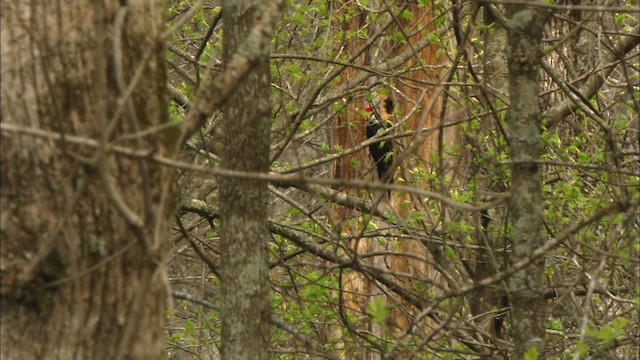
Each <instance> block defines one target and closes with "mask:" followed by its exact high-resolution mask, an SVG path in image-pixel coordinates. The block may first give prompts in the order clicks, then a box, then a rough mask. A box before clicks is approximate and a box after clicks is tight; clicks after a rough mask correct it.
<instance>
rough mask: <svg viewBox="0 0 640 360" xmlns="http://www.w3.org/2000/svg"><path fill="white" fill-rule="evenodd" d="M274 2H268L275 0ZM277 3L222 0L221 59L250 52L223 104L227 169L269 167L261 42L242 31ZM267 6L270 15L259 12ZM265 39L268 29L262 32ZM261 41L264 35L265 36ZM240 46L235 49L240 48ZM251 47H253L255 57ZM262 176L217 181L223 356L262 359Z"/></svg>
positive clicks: (265, 333) (265, 338) (265, 320)
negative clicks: (248, 65) (247, 64)
mask: <svg viewBox="0 0 640 360" xmlns="http://www.w3.org/2000/svg"><path fill="white" fill-rule="evenodd" d="M274 4H275V6H270V5H274ZM280 6H281V2H279V1H272V2H271V4H269V2H266V3H264V4H261V2H260V1H225V2H224V13H223V24H224V38H223V41H224V62H225V66H226V67H227V68H230V65H231V63H232V62H233V61H234V57H235V59H237V58H238V57H239V56H247V54H245V53H243V52H245V51H248V52H251V53H252V54H253V55H251V57H252V58H255V60H253V61H252V65H253V70H252V71H250V72H249V73H248V75H247V76H246V78H245V79H244V80H243V81H242V82H240V83H239V84H238V86H237V87H236V88H235V91H234V92H232V93H231V95H230V96H229V98H228V99H227V100H226V102H225V103H224V105H223V109H222V110H223V114H224V124H223V129H224V135H225V137H224V138H225V144H224V146H223V147H222V159H223V160H222V165H223V167H224V168H226V169H230V170H239V171H248V172H262V173H266V172H268V171H269V149H270V130H271V102H270V99H269V96H270V86H271V76H270V68H269V54H268V51H267V50H266V49H268V47H267V46H264V47H262V48H261V47H259V46H257V45H258V44H257V43H256V44H255V45H256V46H254V44H252V43H251V42H250V41H248V40H247V39H249V35H250V33H251V32H252V31H256V29H257V28H258V24H259V23H260V22H261V21H262V22H264V23H269V20H267V18H277V17H278V14H279V11H280ZM266 12H272V13H269V15H270V16H271V17H269V16H265V13H266ZM263 35H264V36H265V37H267V39H268V38H269V33H268V30H265V33H264V34H263ZM267 44H268V42H267ZM240 49H242V50H240ZM256 54H259V55H257V56H256ZM268 191H269V189H268V183H267V182H265V181H261V180H250V179H232V178H223V179H222V180H221V181H220V213H221V222H220V225H221V226H220V236H221V245H222V246H221V247H222V251H221V259H222V273H221V280H222V289H225V293H224V294H223V295H222V309H221V317H222V357H223V358H224V359H234V360H236V359H237V360H241V359H247V360H249V359H251V360H253V359H268V358H269V325H270V313H271V309H270V301H269V267H268V260H269V258H268V254H267V246H268V243H269V240H270V235H269V234H270V233H269V227H268V223H267V215H268V211H267V205H268V200H269V199H268Z"/></svg>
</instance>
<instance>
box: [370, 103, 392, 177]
mask: <svg viewBox="0 0 640 360" xmlns="http://www.w3.org/2000/svg"><path fill="white" fill-rule="evenodd" d="M364 112H366V113H367V114H369V118H365V119H363V120H364V122H365V125H366V129H367V138H368V139H371V138H372V137H374V136H375V135H376V134H377V133H378V132H379V131H380V130H381V129H386V128H388V127H389V125H388V124H384V123H383V122H382V121H381V120H380V119H379V118H378V115H377V112H375V111H373V109H371V108H370V107H367V108H365V109H364ZM369 152H370V153H371V157H372V158H373V161H374V162H375V163H376V169H377V170H378V180H380V181H385V182H393V174H392V173H391V165H392V164H393V141H391V140H384V141H376V142H374V143H373V144H370V145H369Z"/></svg>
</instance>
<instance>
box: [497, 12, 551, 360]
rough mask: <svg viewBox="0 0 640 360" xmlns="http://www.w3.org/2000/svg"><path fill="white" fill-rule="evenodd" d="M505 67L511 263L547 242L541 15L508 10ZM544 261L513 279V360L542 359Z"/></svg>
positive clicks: (511, 292)
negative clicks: (508, 104)
mask: <svg viewBox="0 0 640 360" xmlns="http://www.w3.org/2000/svg"><path fill="white" fill-rule="evenodd" d="M507 14H508V17H509V20H510V21H509V24H510V26H509V28H508V45H507V46H508V47H507V59H508V60H507V61H508V64H509V90H510V91H509V98H510V101H511V107H510V109H509V112H508V114H507V123H508V125H509V134H508V136H509V148H510V151H511V161H512V163H513V165H512V167H511V171H512V182H511V199H510V202H509V211H510V213H511V222H512V230H511V244H513V252H512V255H511V257H510V261H511V263H512V264H513V263H516V262H518V261H520V260H522V259H525V258H527V257H528V256H530V255H531V253H533V251H534V250H535V249H536V248H538V247H540V246H542V244H543V242H544V229H543V221H542V220H543V218H544V213H543V210H544V204H543V201H542V171H541V169H540V166H539V165H538V164H536V161H537V160H538V159H539V158H540V154H541V153H542V140H541V136H540V131H541V120H542V116H541V109H540V100H539V91H540V90H539V89H540V79H539V71H540V57H541V50H540V45H541V44H540V41H541V39H542V31H543V28H544V24H545V21H546V14H545V12H544V11H542V10H535V9H532V8H527V7H522V6H508V7H507ZM543 261H544V260H538V261H536V262H534V263H533V264H532V265H531V266H530V267H529V268H527V269H525V270H522V271H519V272H517V273H515V274H514V275H513V276H512V277H511V278H510V279H509V285H508V286H509V297H510V300H511V306H512V328H511V330H512V337H513V343H514V345H515V354H514V358H518V359H522V358H524V354H525V353H527V352H529V353H530V354H533V353H537V354H538V355H542V354H543V350H544V333H545V320H546V316H545V303H544V288H543V287H544V276H543V270H544V263H543Z"/></svg>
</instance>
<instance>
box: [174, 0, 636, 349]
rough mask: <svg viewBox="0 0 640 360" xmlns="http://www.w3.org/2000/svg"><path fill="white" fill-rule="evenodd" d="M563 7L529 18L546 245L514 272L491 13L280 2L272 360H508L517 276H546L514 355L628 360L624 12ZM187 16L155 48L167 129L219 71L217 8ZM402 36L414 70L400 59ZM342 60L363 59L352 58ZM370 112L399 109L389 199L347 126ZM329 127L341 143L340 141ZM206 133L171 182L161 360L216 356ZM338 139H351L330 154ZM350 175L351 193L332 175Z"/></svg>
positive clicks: (632, 123)
mask: <svg viewBox="0 0 640 360" xmlns="http://www.w3.org/2000/svg"><path fill="white" fill-rule="evenodd" d="M498 3H500V2H498ZM568 3H571V4H573V2H562V1H551V2H544V3H539V4H538V6H542V7H544V6H548V7H549V9H550V18H549V21H548V22H547V25H546V27H545V32H544V37H543V39H542V43H541V44H540V47H541V54H542V70H541V72H540V78H541V81H542V86H541V87H542V88H541V89H540V95H539V96H540V101H541V106H542V109H541V110H542V114H543V116H542V122H541V124H540V128H541V134H540V136H541V138H542V142H543V144H544V149H543V151H542V157H541V159H539V161H538V162H537V166H540V167H541V169H542V172H543V175H542V177H543V179H542V180H543V194H542V196H543V199H544V211H543V213H540V214H539V216H540V217H542V218H543V223H544V235H543V238H544V246H543V247H542V248H538V249H532V253H531V254H532V255H531V257H530V258H528V259H525V262H524V263H522V264H520V263H518V264H514V263H513V261H512V259H510V255H511V248H512V245H513V242H515V241H518V236H519V234H514V233H513V232H512V224H511V222H510V221H509V219H510V214H509V212H508V210H507V206H506V204H507V202H508V201H509V194H510V193H509V191H510V188H511V169H512V168H511V166H512V165H513V164H512V162H511V156H510V152H509V149H510V148H509V128H508V124H506V114H507V112H508V111H518V109H513V108H510V107H509V104H510V102H509V92H508V84H507V83H506V80H504V78H505V77H506V76H507V73H508V70H509V69H508V68H507V66H506V62H505V63H501V58H503V57H504V56H505V54H504V49H505V46H506V44H502V46H501V44H500V43H499V36H500V34H501V31H502V30H501V27H502V26H503V25H505V24H508V21H507V23H504V21H505V18H502V17H504V11H503V9H502V7H501V6H499V5H495V4H491V5H489V2H487V3H484V2H483V4H485V6H481V5H480V4H479V3H478V2H475V1H471V2H460V1H446V2H431V1H423V0H420V1H417V2H415V3H413V2H412V3H411V4H410V5H409V4H405V3H404V2H401V1H398V2H393V1H326V0H308V1H289V2H288V4H287V7H286V9H285V15H284V17H283V19H281V21H280V22H279V23H278V26H277V29H276V33H275V36H274V38H273V40H272V50H271V58H272V59H271V74H272V97H271V101H272V106H273V109H272V127H271V143H272V147H271V154H270V155H271V160H272V162H271V178H270V185H269V187H270V190H271V200H270V217H269V227H270V231H271V234H272V236H271V242H270V243H269V254H270V264H269V266H270V278H271V283H270V285H271V295H270V296H271V304H272V333H271V339H272V341H271V349H270V351H271V354H272V358H274V359H303V358H308V357H310V358H330V359H347V358H360V356H364V355H365V354H366V355H367V356H369V358H372V359H375V358H395V359H409V358H415V359H437V358H446V359H456V358H477V357H490V356H494V357H495V358H511V355H510V353H511V349H513V347H514V345H513V342H512V339H511V337H510V335H509V334H510V328H511V322H510V313H509V308H510V304H509V291H508V289H507V285H506V284H507V281H508V278H509V276H510V274H511V273H512V272H513V271H512V269H513V266H524V267H525V269H527V266H529V264H530V263H534V262H535V263H543V264H544V276H545V289H537V290H536V291H538V292H539V296H540V297H541V298H544V299H545V304H546V306H547V309H546V312H545V314H541V316H545V317H546V319H545V321H546V339H545V340H546V343H545V347H544V349H545V350H544V351H545V354H537V352H536V351H531V352H530V353H528V354H527V356H528V358H529V359H536V358H538V356H541V355H544V356H546V357H547V358H550V359H565V358H567V359H568V358H575V359H579V358H594V359H595V358H600V359H633V358H636V356H638V349H637V343H638V337H637V336H638V328H637V324H638V321H639V319H638V311H637V309H638V306H639V305H640V304H639V303H638V302H639V300H638V299H639V298H638V295H639V293H640V288H639V286H640V284H639V283H638V269H639V266H640V264H639V261H638V259H639V258H640V248H639V247H640V244H639V242H638V236H639V234H638V232H639V227H640V222H639V221H640V220H639V216H640V213H639V212H638V201H639V200H640V198H639V195H638V187H639V185H640V184H639V183H638V182H639V172H640V148H639V140H640V137H639V134H638V127H639V119H638V111H639V106H638V103H639V101H640V99H639V94H638V88H639V86H640V78H639V76H638V73H639V70H640V69H639V67H640V63H639V62H638V59H639V58H638V48H637V44H638V12H637V3H636V2H635V1H611V2H605V3H602V2H598V3H597V4H598V5H604V6H600V7H595V6H593V5H595V4H596V2H590V1H583V2H578V3H579V4H580V6H578V7H575V8H572V7H571V6H570V5H566V4H568ZM195 4H197V7H195V8H194V7H192V6H194V2H190V1H170V5H169V9H168V13H167V19H168V23H169V25H170V26H172V25H176V24H179V27H178V29H177V31H176V32H175V33H174V34H173V35H172V37H171V40H170V43H169V50H168V52H167V62H168V64H169V69H170V81H169V88H170V94H171V97H172V100H173V101H172V103H171V108H170V113H171V121H180V120H181V119H182V118H183V117H184V116H185V114H186V112H187V111H188V109H189V106H190V104H191V101H192V100H193V99H194V94H195V93H196V89H197V88H198V85H199V84H200V83H201V81H202V78H203V76H204V74H205V73H207V72H213V73H216V72H218V71H221V70H222V67H223V64H222V33H221V29H222V26H221V23H220V21H221V16H220V14H221V11H222V7H221V3H220V2H218V1H202V2H196V3H195ZM427 14H429V15H428V16H429V19H430V20H429V21H422V20H424V18H425V17H427ZM501 16H502V17H501ZM506 20H508V19H506ZM354 24H355V25H354ZM416 34H418V35H420V38H421V39H428V40H429V44H428V45H429V46H430V48H431V49H432V52H431V58H430V59H421V58H417V59H416V57H419V54H423V53H424V52H421V51H422V50H423V49H424V48H412V45H416V46H422V45H421V44H422V43H419V44H418V43H417V41H416V43H412V41H413V40H412V39H413V36H414V35H416ZM495 42H498V43H497V45H496V44H495ZM425 47H426V45H425ZM356 48H357V49H360V48H361V49H362V51H363V54H368V55H367V56H369V57H370V58H372V59H375V60H376V61H375V62H372V61H366V60H365V61H359V60H358V59H357V58H354V51H356V50H355V49H356ZM407 49H408V50H407ZM580 49H583V50H580ZM584 49H587V50H584ZM407 51H408V52H407ZM412 53H413V55H412ZM403 54H409V55H408V56H405V58H402V56H404V55H403ZM500 64H503V65H504V66H501V65H500ZM425 73H429V74H430V77H428V78H427V80H424V81H420V82H419V83H420V85H419V86H417V85H416V82H415V81H413V79H415V78H418V77H419V76H418V75H420V74H425ZM350 80H351V82H350ZM412 81H413V82H412ZM407 84H410V86H407ZM412 87H413V89H412V90H411V91H409V90H407V89H409V88H412ZM426 91H428V92H429V93H428V94H429V96H431V98H429V97H428V96H425V92H426ZM387 98H389V99H393V101H395V102H397V103H400V102H402V103H404V104H405V106H396V107H395V109H393V110H392V111H391V112H390V113H389V114H387V115H388V116H389V118H390V120H391V121H392V123H393V126H392V127H391V130H389V131H388V132H387V133H386V134H383V135H382V136H385V140H384V141H393V142H394V144H395V145H396V146H395V149H396V150H395V151H396V152H397V153H396V154H394V155H396V156H394V157H395V158H397V159H400V160H399V161H398V162H397V164H396V165H397V166H398V170H397V172H396V173H395V174H396V175H395V179H394V180H395V181H394V184H393V185H386V187H385V185H383V184H381V183H380V182H378V181H377V179H376V177H375V165H374V164H373V163H372V162H371V160H370V159H369V156H368V145H369V143H365V141H366V137H364V135H363V134H364V130H363V128H362V122H361V121H360V118H361V117H363V116H365V114H364V113H363V111H362V110H363V107H364V106H365V105H366V104H378V103H379V102H378V100H377V99H387ZM434 98H437V99H438V101H439V102H440V103H439V106H440V107H441V111H438V113H439V114H438V117H439V121H438V122H435V123H432V124H426V123H425V122H424V121H423V122H421V121H414V122H413V123H412V124H416V123H417V124H419V125H420V126H418V127H415V126H412V125H410V124H411V123H410V121H409V120H410V119H420V118H421V117H422V116H423V114H424V113H426V112H427V111H433V109H437V108H436V107H434V108H429V106H431V105H430V104H432V103H433V101H432V100H434ZM257 101H258V100H257V99H256V103H257ZM338 117H340V118H342V119H346V120H347V121H346V122H345V123H342V124H346V125H341V127H340V128H336V125H335V124H336V123H335V119H336V118H338ZM220 123H221V114H219V113H215V114H211V118H210V119H209V121H208V122H207V124H206V126H205V127H203V128H202V129H201V130H200V131H199V132H198V133H197V134H196V135H195V136H193V138H192V139H190V140H189V141H188V143H187V144H186V146H185V148H184V153H183V155H182V160H184V161H185V162H189V163H192V164H194V165H197V167H193V168H192V170H180V171H181V172H180V176H179V180H178V187H179V191H180V194H181V195H180V197H181V198H180V201H181V202H180V204H181V206H180V209H179V211H178V215H177V217H176V220H175V223H174V226H173V233H172V237H171V239H170V240H171V241H172V242H173V243H174V244H175V251H174V254H173V257H172V259H171V282H172V287H173V297H174V307H173V308H172V309H171V311H170V312H169V313H168V314H167V324H168V334H169V335H168V336H169V337H168V352H169V354H170V358H172V359H213V358H217V357H218V356H219V346H220V343H219V339H220V324H221V319H220V317H219V306H220V299H221V295H222V294H223V293H224V292H225V289H223V288H221V287H220V286H219V285H220V279H219V276H220V273H219V264H220V257H219V254H220V252H221V251H220V248H219V246H220V238H219V234H218V228H219V222H218V221H219V217H220V214H219V212H218V192H217V186H218V179H217V177H216V176H214V175H212V174H211V173H210V172H207V171H206V169H217V168H219V167H220V157H219V154H220V147H221V146H222V145H221V143H222V140H221V139H222V138H223V137H224V136H225V134H224V133H223V132H221V130H220ZM445 129H446V131H445ZM447 131H449V132H450V133H449V134H453V135H451V136H449V135H446V136H445V134H447ZM341 134H346V135H345V136H352V135H350V134H356V135H353V138H354V139H355V142H350V143H349V144H350V145H349V146H348V147H346V146H345V144H347V143H348V142H345V141H344V140H343V139H342V140H341V138H340V136H341ZM231 141H233V140H232V139H231ZM427 146H429V147H430V149H428V150H425V149H426V147H427ZM420 149H421V150H420ZM425 154H426V155H425ZM345 159H346V160H348V161H342V160H345ZM347 168H348V169H349V171H350V174H353V176H344V177H340V178H337V176H336V174H339V173H343V174H344V173H345V171H344V170H345V169H347ZM197 169H202V170H201V171H198V170H197ZM336 169H340V170H341V171H342V172H337V171H336ZM214 173H215V172H214ZM285 175H289V176H288V177H287V176H285ZM265 181H266V180H265ZM388 190H391V193H392V194H391V197H392V198H393V199H394V200H393V201H389V200H387V199H386V195H385V194H386V192H387V191H388ZM409 242H413V243H415V244H417V246H413V247H411V248H407V247H406V246H404V245H406V244H407V243H409ZM362 249H366V251H361V250H362ZM407 249H411V250H410V251H409V250H407ZM398 264H404V267H402V266H401V267H398ZM354 284H356V285H354ZM357 284H364V285H363V286H359V285H357ZM510 291H513V289H511V290H510Z"/></svg>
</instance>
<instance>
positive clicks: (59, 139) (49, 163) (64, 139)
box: [0, 0, 173, 359]
mask: <svg viewBox="0 0 640 360" xmlns="http://www.w3.org/2000/svg"><path fill="white" fill-rule="evenodd" d="M164 9H165V3H164V2H163V1H159V0H146V1H137V2H132V3H131V4H129V5H126V4H124V5H123V2H119V1H115V0H113V1H110V0H101V1H86V0H83V1H80V0H79V1H66V2H50V1H31V2H22V1H4V2H3V3H2V10H1V13H2V32H1V39H2V71H3V73H2V74H3V75H2V76H3V77H2V99H1V100H2V101H1V102H2V153H1V162H2V172H1V176H2V178H1V181H2V195H1V203H2V211H1V214H2V218H1V223H2V226H1V236H2V243H1V244H2V245H1V246H2V249H1V250H2V251H1V253H2V268H1V276H2V287H1V295H2V316H1V321H2V322H1V330H0V334H1V335H0V336H1V344H0V345H1V346H0V349H1V351H0V357H1V358H2V359H143V358H144V359H158V358H161V357H162V356H163V353H164V338H165V336H164V312H165V310H166V309H167V301H168V282H167V278H166V276H165V267H164V261H163V260H164V258H165V256H166V255H167V253H168V243H167V242H166V241H165V238H166V230H167V228H168V227H167V224H168V219H169V218H170V214H171V209H172V207H173V204H172V202H171V201H170V199H171V198H172V197H173V194H172V193H171V191H170V190H169V189H171V187H170V186H169V185H170V183H171V180H172V175H171V172H170V171H167V170H165V169H161V168H160V167H159V166H157V165H155V164H152V163H149V162H147V161H146V157H147V155H148V154H149V153H150V152H151V151H153V152H155V153H157V154H159V155H166V151H165V149H167V148H168V146H169V145H170V144H169V142H167V141H165V142H161V141H158V140H157V139H158V138H160V137H159V136H155V134H157V132H156V133H152V134H154V135H153V136H142V135H139V133H140V131H142V130H145V129H149V128H153V127H155V126H158V125H161V124H164V123H166V122H167V116H166V101H165V96H164V93H165V87H166V75H165V70H164V61H163V58H164V49H163V47H162V46H160V44H161V42H160V39H161V32H162V31H163V28H164V24H165V20H164V15H165V12H164ZM134 134H136V136H132V135H134ZM116 141H117V144H115V142H116ZM113 145H118V146H119V149H123V148H129V150H131V151H129V153H130V154H131V153H132V152H135V151H137V153H138V154H147V155H140V156H138V157H137V158H136V157H135V156H134V157H131V156H129V157H125V156H122V155H121V154H122V153H123V152H126V151H114V150H115V149H114V147H113Z"/></svg>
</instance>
